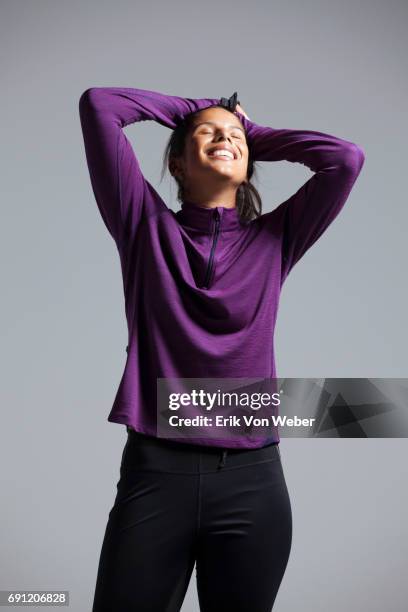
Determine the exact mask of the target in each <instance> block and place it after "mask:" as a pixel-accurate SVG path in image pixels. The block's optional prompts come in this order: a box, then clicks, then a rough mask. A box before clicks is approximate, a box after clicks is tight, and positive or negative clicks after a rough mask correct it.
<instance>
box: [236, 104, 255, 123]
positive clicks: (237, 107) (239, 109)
mask: <svg viewBox="0 0 408 612" xmlns="http://www.w3.org/2000/svg"><path fill="white" fill-rule="evenodd" d="M235 110H236V111H238V112H239V113H241V115H244V117H246V118H247V119H248V120H249V121H251V120H250V118H249V117H248V115H247V114H246V112H245V111H244V109H243V108H242V106H240V105H239V104H237V105H236V107H235Z"/></svg>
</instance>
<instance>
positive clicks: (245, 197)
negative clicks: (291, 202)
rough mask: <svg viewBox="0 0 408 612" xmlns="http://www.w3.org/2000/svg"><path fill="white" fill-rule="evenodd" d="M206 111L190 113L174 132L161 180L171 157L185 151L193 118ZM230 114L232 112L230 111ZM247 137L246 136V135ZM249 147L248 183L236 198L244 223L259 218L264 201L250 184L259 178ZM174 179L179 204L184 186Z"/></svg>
mask: <svg viewBox="0 0 408 612" xmlns="http://www.w3.org/2000/svg"><path fill="white" fill-rule="evenodd" d="M217 107H218V108H224V110H228V109H226V108H225V107H224V106H223V105H221V104H214V105H212V106H210V107H208V108H217ZM203 110H206V109H200V110H198V111H194V112H193V113H189V114H188V115H186V116H185V117H184V120H183V121H181V122H180V123H179V124H178V125H177V127H176V128H175V129H174V130H173V132H172V134H171V136H170V138H169V140H168V142H167V145H166V148H165V150H164V154H163V167H162V171H161V179H160V182H161V181H162V180H163V177H164V174H165V171H166V169H167V168H168V164H169V159H170V158H171V157H180V156H181V155H182V154H183V151H184V145H185V141H186V136H187V134H188V132H189V130H190V128H191V125H192V122H193V118H194V117H195V116H196V115H197V114H198V113H200V112H202V111H203ZM228 112H231V111H229V110H228ZM245 137H246V135H245ZM247 145H248V170H247V179H248V182H246V183H242V184H241V185H240V186H239V187H238V189H237V197H236V206H237V208H238V214H239V216H240V218H241V220H242V221H244V222H246V221H251V220H252V219H253V218H254V217H259V216H260V215H261V214H262V199H261V196H260V195H259V193H258V190H257V189H256V188H255V187H254V185H253V184H252V183H251V182H250V179H251V178H252V177H254V178H257V176H256V167H255V163H256V162H255V161H254V160H253V156H252V151H251V146H250V143H249V142H248V140H247ZM174 179H175V181H176V183H177V185H178V193H177V200H178V201H179V202H183V185H182V183H181V181H180V180H179V179H178V177H177V176H174Z"/></svg>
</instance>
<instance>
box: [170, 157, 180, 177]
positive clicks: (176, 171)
mask: <svg viewBox="0 0 408 612" xmlns="http://www.w3.org/2000/svg"><path fill="white" fill-rule="evenodd" d="M169 172H170V174H171V175H172V176H174V177H175V176H177V177H180V174H181V167H180V162H179V161H178V160H177V159H176V158H175V157H172V158H171V159H170V160H169Z"/></svg>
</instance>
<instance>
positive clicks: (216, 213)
mask: <svg viewBox="0 0 408 612" xmlns="http://www.w3.org/2000/svg"><path fill="white" fill-rule="evenodd" d="M214 217H215V219H214V232H213V241H212V245H211V252H210V258H209V260H208V266H207V271H206V275H205V279H204V284H203V287H204V288H206V289H208V288H209V286H210V279H211V273H212V270H213V266H214V253H215V247H216V245H217V240H218V235H219V233H220V211H219V210H218V208H216V209H215V211H214Z"/></svg>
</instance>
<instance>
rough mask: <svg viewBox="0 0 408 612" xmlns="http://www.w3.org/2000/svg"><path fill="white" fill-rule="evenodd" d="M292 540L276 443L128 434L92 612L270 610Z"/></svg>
mask: <svg viewBox="0 0 408 612" xmlns="http://www.w3.org/2000/svg"><path fill="white" fill-rule="evenodd" d="M291 543H292V512H291V505H290V500H289V495H288V490H287V487H286V482H285V477H284V474H283V469H282V464H281V459H280V450H279V446H278V445H277V444H272V445H269V446H266V447H264V448H261V449H250V450H235V449H234V450H232V449H228V451H227V452H226V451H224V452H223V449H220V448H215V447H205V446H195V445H192V444H185V443H180V442H174V441H169V440H163V439H159V438H153V437H150V436H145V435H143V434H139V433H137V432H135V431H134V430H132V429H130V428H128V440H127V442H126V445H125V448H124V450H123V455H122V463H121V466H120V480H119V482H118V483H117V494H116V499H115V502H114V505H113V507H112V509H111V510H110V512H109V520H108V524H107V526H106V532H105V537H104V541H103V545H102V550H101V555H100V560H99V567H98V575H97V580H96V589H95V596H94V602H93V608H92V612H178V611H179V610H180V608H181V606H182V603H183V600H184V596H185V593H186V591H187V587H188V584H189V581H190V578H191V574H192V571H193V568H194V563H196V581H197V591H198V597H199V603H200V610H201V612H270V610H272V607H273V604H274V601H275V598H276V595H277V592H278V589H279V586H280V584H281V581H282V578H283V575H284V573H285V569H286V565H287V562H288V559H289V553H290V549H291Z"/></svg>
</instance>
